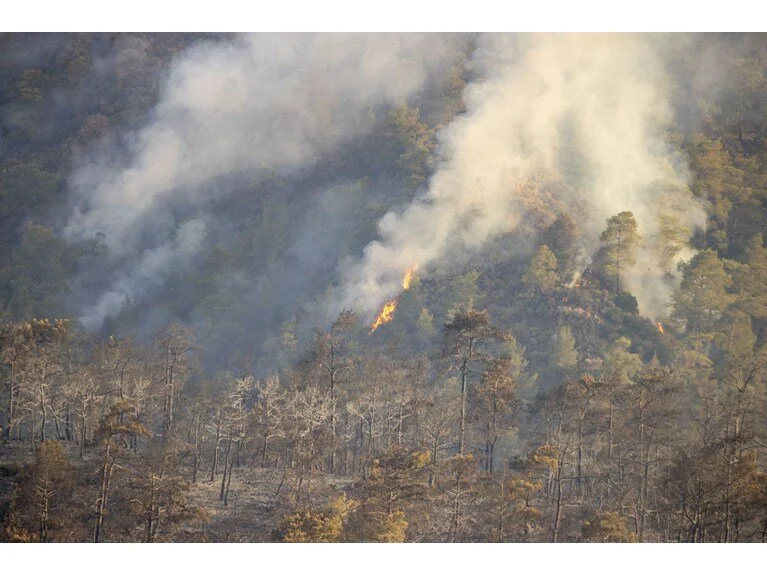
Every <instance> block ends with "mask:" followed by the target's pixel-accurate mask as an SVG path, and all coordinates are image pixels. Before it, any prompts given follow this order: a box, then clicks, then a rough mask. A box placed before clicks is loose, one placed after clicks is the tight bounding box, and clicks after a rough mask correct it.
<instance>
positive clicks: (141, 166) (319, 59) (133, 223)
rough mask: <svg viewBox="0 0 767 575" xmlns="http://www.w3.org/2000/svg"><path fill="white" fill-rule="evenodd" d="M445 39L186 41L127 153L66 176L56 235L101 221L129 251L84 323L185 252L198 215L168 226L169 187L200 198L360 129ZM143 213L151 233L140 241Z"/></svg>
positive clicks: (415, 85) (431, 66)
mask: <svg viewBox="0 0 767 575" xmlns="http://www.w3.org/2000/svg"><path fill="white" fill-rule="evenodd" d="M451 41H452V37H451V36H444V35H414V34H408V35H372V34H332V35H331V34H322V35H318V34H309V35H289V34H258V35H246V36H238V37H236V38H235V39H234V40H233V41H226V42H206V43H202V44H200V45H198V46H196V47H193V48H191V49H189V50H188V51H186V52H185V53H184V54H183V55H182V56H181V57H180V58H179V59H178V60H176V61H175V62H174V64H173V66H172V68H171V70H170V73H169V77H168V80H167V83H166V85H165V87H164V89H163V91H162V93H161V95H160V101H159V103H158V105H157V106H156V108H155V110H154V111H153V113H152V118H151V121H150V122H149V123H148V125H147V126H146V127H145V128H143V129H142V130H141V131H139V132H138V133H136V134H134V135H133V136H132V137H131V139H130V143H129V154H128V156H129V160H128V161H127V163H123V164H118V165H116V164H117V163H116V162H115V161H114V160H108V161H106V160H105V161H97V162H94V163H91V164H88V165H84V166H82V167H81V168H80V169H79V170H77V171H76V173H75V174H74V175H73V177H72V178H71V181H70V188H71V190H72V197H73V198H74V202H75V204H76V205H75V209H74V213H73V214H72V216H71V217H70V218H69V221H68V223H67V226H66V229H65V233H66V235H67V236H68V237H70V238H79V239H85V238H89V237H92V236H94V235H95V234H98V233H104V234H105V240H106V242H107V244H108V245H109V248H110V251H111V253H112V254H113V255H115V257H118V258H122V259H123V260H124V261H126V262H129V263H128V264H127V265H125V266H122V267H121V268H120V269H119V271H118V272H116V275H115V277H114V278H113V281H112V285H111V287H110V288H109V289H107V290H106V291H105V292H104V293H102V294H101V295H99V296H98V297H97V299H96V302H95V304H93V305H92V306H91V307H90V308H89V309H87V310H86V311H85V312H84V313H83V315H82V318H81V320H82V321H83V323H84V325H86V327H89V328H98V327H99V326H100V325H101V323H102V322H103V320H104V319H105V318H107V317H109V316H113V315H115V314H116V313H118V312H119V311H120V308H121V307H122V304H123V302H124V301H125V300H126V299H130V298H132V297H134V296H135V295H136V294H137V293H138V292H140V291H141V290H142V289H143V288H144V287H146V285H147V284H148V283H149V284H151V282H152V281H156V279H157V276H158V275H159V276H162V274H163V273H165V272H166V271H167V270H170V269H172V268H174V267H177V266H179V265H183V262H184V261H188V260H189V259H190V258H191V257H192V256H193V255H194V253H195V251H196V250H197V246H199V244H200V241H201V239H202V237H203V233H204V230H203V227H202V226H201V222H199V221H196V222H195V223H189V222H187V225H186V227H185V228H183V229H182V230H176V228H178V226H180V225H183V222H177V221H176V218H175V216H173V215H172V214H170V213H168V212H167V210H166V211H165V212H164V213H160V212H162V210H163V206H166V205H167V204H168V203H169V202H170V201H171V200H173V201H176V200H179V199H181V200H183V201H185V202H187V203H188V204H190V205H200V204H202V203H204V202H205V201H206V200H207V199H208V197H209V195H210V194H212V193H220V192H218V191H216V192H214V191H213V190H214V189H215V188H214V186H210V185H209V186H205V184H207V183H210V182H211V181H212V180H214V179H215V178H217V177H221V176H225V175H232V174H247V173H249V172H252V171H254V170H256V169H258V168H259V167H263V166H269V167H271V168H273V169H277V170H279V169H283V170H284V169H297V168H305V167H307V166H309V165H311V164H313V163H314V162H315V161H316V160H317V159H318V158H320V157H322V156H323V155H325V154H328V153H330V152H332V151H334V150H336V149H338V148H339V146H341V145H342V144H344V143H345V142H348V141H349V140H350V139H351V138H353V137H355V136H359V135H361V134H364V133H366V132H367V131H369V130H370V129H371V128H372V127H373V125H374V112H375V110H376V109H379V108H381V107H384V106H388V105H395V104H399V103H400V102H402V101H404V100H406V99H407V98H408V96H410V95H411V94H413V93H414V92H416V91H417V90H419V89H421V88H422V86H423V85H424V83H425V82H426V81H427V79H428V78H429V77H430V74H431V73H433V72H434V71H435V70H438V69H439V68H440V66H441V65H442V64H443V63H444V62H445V61H446V59H447V58H448V57H449V55H450V49H451ZM158 213H159V215H158ZM150 220H154V222H155V223H154V224H153V225H154V229H155V232H153V234H154V236H155V237H153V238H151V239H150V240H149V244H150V245H149V246H147V241H148V240H147V238H146V234H147V221H150ZM157 221H160V222H161V223H162V224H167V225H157ZM157 230H159V231H157ZM174 230H175V231H174ZM170 232H173V233H170Z"/></svg>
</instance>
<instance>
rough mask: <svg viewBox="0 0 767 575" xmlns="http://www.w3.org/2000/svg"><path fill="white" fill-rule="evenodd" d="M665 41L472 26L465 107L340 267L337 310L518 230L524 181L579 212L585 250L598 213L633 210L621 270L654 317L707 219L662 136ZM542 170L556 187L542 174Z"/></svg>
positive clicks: (525, 204) (666, 109) (592, 242)
mask: <svg viewBox="0 0 767 575" xmlns="http://www.w3.org/2000/svg"><path fill="white" fill-rule="evenodd" d="M663 42H664V40H663V39H662V38H661V37H658V36H636V35H592V34H560V35H521V36H520V35H485V36H482V37H480V39H479V41H478V46H477V49H476V51H475V53H474V55H473V58H472V61H471V64H470V65H471V72H472V73H473V74H474V75H475V76H476V80H475V81H473V82H472V83H470V84H469V85H468V86H467V87H466V90H465V94H464V100H465V102H466V113H465V114H463V115H462V116H460V117H458V118H457V119H456V120H454V121H453V122H452V123H451V124H449V125H448V126H446V127H445V128H444V129H443V130H442V131H441V132H440V134H439V143H440V162H439V166H438V168H437V170H436V172H435V173H434V174H433V176H432V178H431V179H430V181H429V185H428V190H427V191H425V192H424V193H423V194H422V195H421V196H420V197H419V198H417V199H416V200H415V201H414V202H413V203H412V204H411V205H409V206H408V207H407V208H406V209H404V210H399V211H395V210H392V211H390V212H389V213H387V214H386V215H385V216H384V217H383V218H382V219H381V220H380V222H379V225H378V231H379V236H380V239H379V240H376V241H374V242H372V243H370V244H369V245H368V246H367V248H366V249H365V251H364V255H363V257H362V258H361V260H359V261H358V262H353V263H347V264H346V265H345V266H344V268H343V270H342V273H343V275H344V277H345V278H346V283H345V288H344V290H343V295H342V296H341V298H340V302H339V307H351V308H355V309H360V310H361V311H364V312H365V313H368V314H372V313H374V312H375V310H376V309H377V308H378V307H379V306H380V304H381V303H382V302H383V301H385V300H387V299H389V298H391V297H392V296H394V295H396V294H397V293H398V292H399V291H400V289H401V286H400V281H401V277H402V273H403V271H404V270H405V269H406V268H408V267H409V266H410V265H412V263H413V262H414V261H416V262H418V263H419V264H420V266H421V269H422V270H423V269H427V270H428V268H429V267H430V266H432V267H433V266H435V265H436V263H437V262H439V261H440V260H441V259H443V258H445V257H446V256H447V255H448V254H449V253H450V251H451V248H452V247H453V246H456V245H461V246H465V247H467V248H469V249H479V248H480V247H481V246H482V245H483V244H484V243H485V242H486V240H488V239H489V238H491V237H493V236H496V235H498V234H502V233H506V232H510V231H512V230H514V229H516V228H518V226H519V224H520V222H521V221H523V220H524V219H525V218H526V216H527V215H528V214H529V211H530V207H529V206H530V205H531V202H532V203H533V204H534V203H535V198H531V197H530V193H531V192H530V189H531V187H532V189H533V190H534V192H533V193H534V194H535V193H538V194H539V195H540V197H541V199H542V198H543V195H544V194H549V195H551V194H553V195H554V199H555V201H556V202H557V203H558V204H559V206H560V209H564V210H575V209H577V210H578V213H579V214H584V217H583V218H580V217H579V218H578V221H577V224H578V225H579V226H580V228H581V229H580V230H579V231H580V232H581V236H582V237H583V242H584V245H583V246H582V249H583V253H584V254H589V257H590V256H593V254H594V253H595V251H596V249H597V247H598V243H599V235H600V233H601V232H602V231H603V230H604V228H605V223H606V219H607V218H609V217H611V216H613V215H615V214H617V213H619V212H621V211H624V210H629V211H631V212H633V213H634V216H635V218H636V220H637V222H638V225H639V232H640V234H641V236H642V242H641V246H640V248H639V254H638V257H637V264H636V265H635V266H634V267H633V269H631V270H629V271H628V272H627V273H626V274H625V277H624V280H625V283H626V285H627V286H628V287H629V289H630V290H631V291H632V292H633V293H634V295H635V296H636V297H637V299H638V301H639V305H640V311H641V312H642V313H643V314H645V315H648V316H650V317H657V316H661V315H663V314H664V313H665V312H666V309H667V306H668V303H669V299H670V295H671V292H672V289H673V286H674V285H675V283H676V282H677V281H678V278H677V277H676V263H678V261H679V260H680V259H681V258H684V257H689V255H690V251H689V249H688V248H686V246H687V243H688V240H689V238H690V236H691V234H692V233H693V231H694V228H695V226H696V225H702V223H703V221H704V219H705V213H704V211H703V208H702V207H701V206H700V205H699V204H698V203H697V201H696V200H695V199H694V198H693V196H692V193H691V192H690V190H689V188H688V186H687V175H686V170H685V167H684V162H683V160H682V159H681V158H680V157H678V156H677V155H676V154H675V153H674V152H673V151H672V150H671V148H670V147H669V146H668V145H667V143H666V142H665V141H664V137H663V130H664V128H666V127H667V126H668V125H669V123H670V122H671V121H672V111H671V107H670V104H669V96H668V80H667V78H666V76H665V74H664V67H663V64H662V61H661V58H660V55H661V54H662V51H663V48H664V45H663ZM546 181H549V182H551V181H557V182H558V184H559V185H557V186H555V187H553V188H551V189H546V186H545V184H540V185H539V183H540V182H544V183H545V182H546ZM536 182H538V183H536ZM536 190H537V191H536ZM586 259H588V258H584V260H586ZM659 262H660V265H659Z"/></svg>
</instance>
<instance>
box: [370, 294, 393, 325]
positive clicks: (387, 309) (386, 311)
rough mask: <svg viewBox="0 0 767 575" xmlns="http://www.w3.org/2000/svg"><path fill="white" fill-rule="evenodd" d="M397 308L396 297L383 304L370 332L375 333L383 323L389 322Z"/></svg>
mask: <svg viewBox="0 0 767 575" xmlns="http://www.w3.org/2000/svg"><path fill="white" fill-rule="evenodd" d="M396 309H397V300H396V299H393V300H391V301H389V302H386V303H385V304H384V306H383V309H382V310H381V313H379V314H378V317H377V318H376V320H375V321H374V322H373V326H372V329H371V330H370V333H373V332H374V331H375V330H377V329H378V328H379V327H381V326H382V325H383V324H385V323H389V322H390V321H391V320H392V319H394V311H395V310H396Z"/></svg>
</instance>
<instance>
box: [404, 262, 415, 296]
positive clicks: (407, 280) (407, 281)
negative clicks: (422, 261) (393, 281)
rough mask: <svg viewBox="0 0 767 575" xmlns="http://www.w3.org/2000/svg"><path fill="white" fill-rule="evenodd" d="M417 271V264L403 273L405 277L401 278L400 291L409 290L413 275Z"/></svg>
mask: <svg viewBox="0 0 767 575" xmlns="http://www.w3.org/2000/svg"><path fill="white" fill-rule="evenodd" d="M417 271H418V264H413V267H411V268H408V270H407V271H406V272H405V277H404V278H402V289H403V290H405V291H407V290H409V289H410V282H412V281H413V274H414V273H415V272H417Z"/></svg>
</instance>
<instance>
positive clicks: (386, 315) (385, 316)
mask: <svg viewBox="0 0 767 575" xmlns="http://www.w3.org/2000/svg"><path fill="white" fill-rule="evenodd" d="M417 270H418V264H413V266H412V267H410V268H408V269H407V271H405V276H404V277H403V278H402V289H403V290H405V291H407V290H409V289H410V284H411V283H412V281H413V274H414V273H415V272H416V271H417ZM396 310H397V300H396V299H393V300H391V301H388V302H386V303H385V304H384V306H383V309H382V310H381V313H379V314H378V317H376V320H375V321H374V322H373V325H372V326H371V329H370V333H373V332H374V331H375V330H377V329H378V328H379V327H381V326H382V325H383V324H385V323H389V322H390V321H391V320H393V319H394V312H395V311H396Z"/></svg>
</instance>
